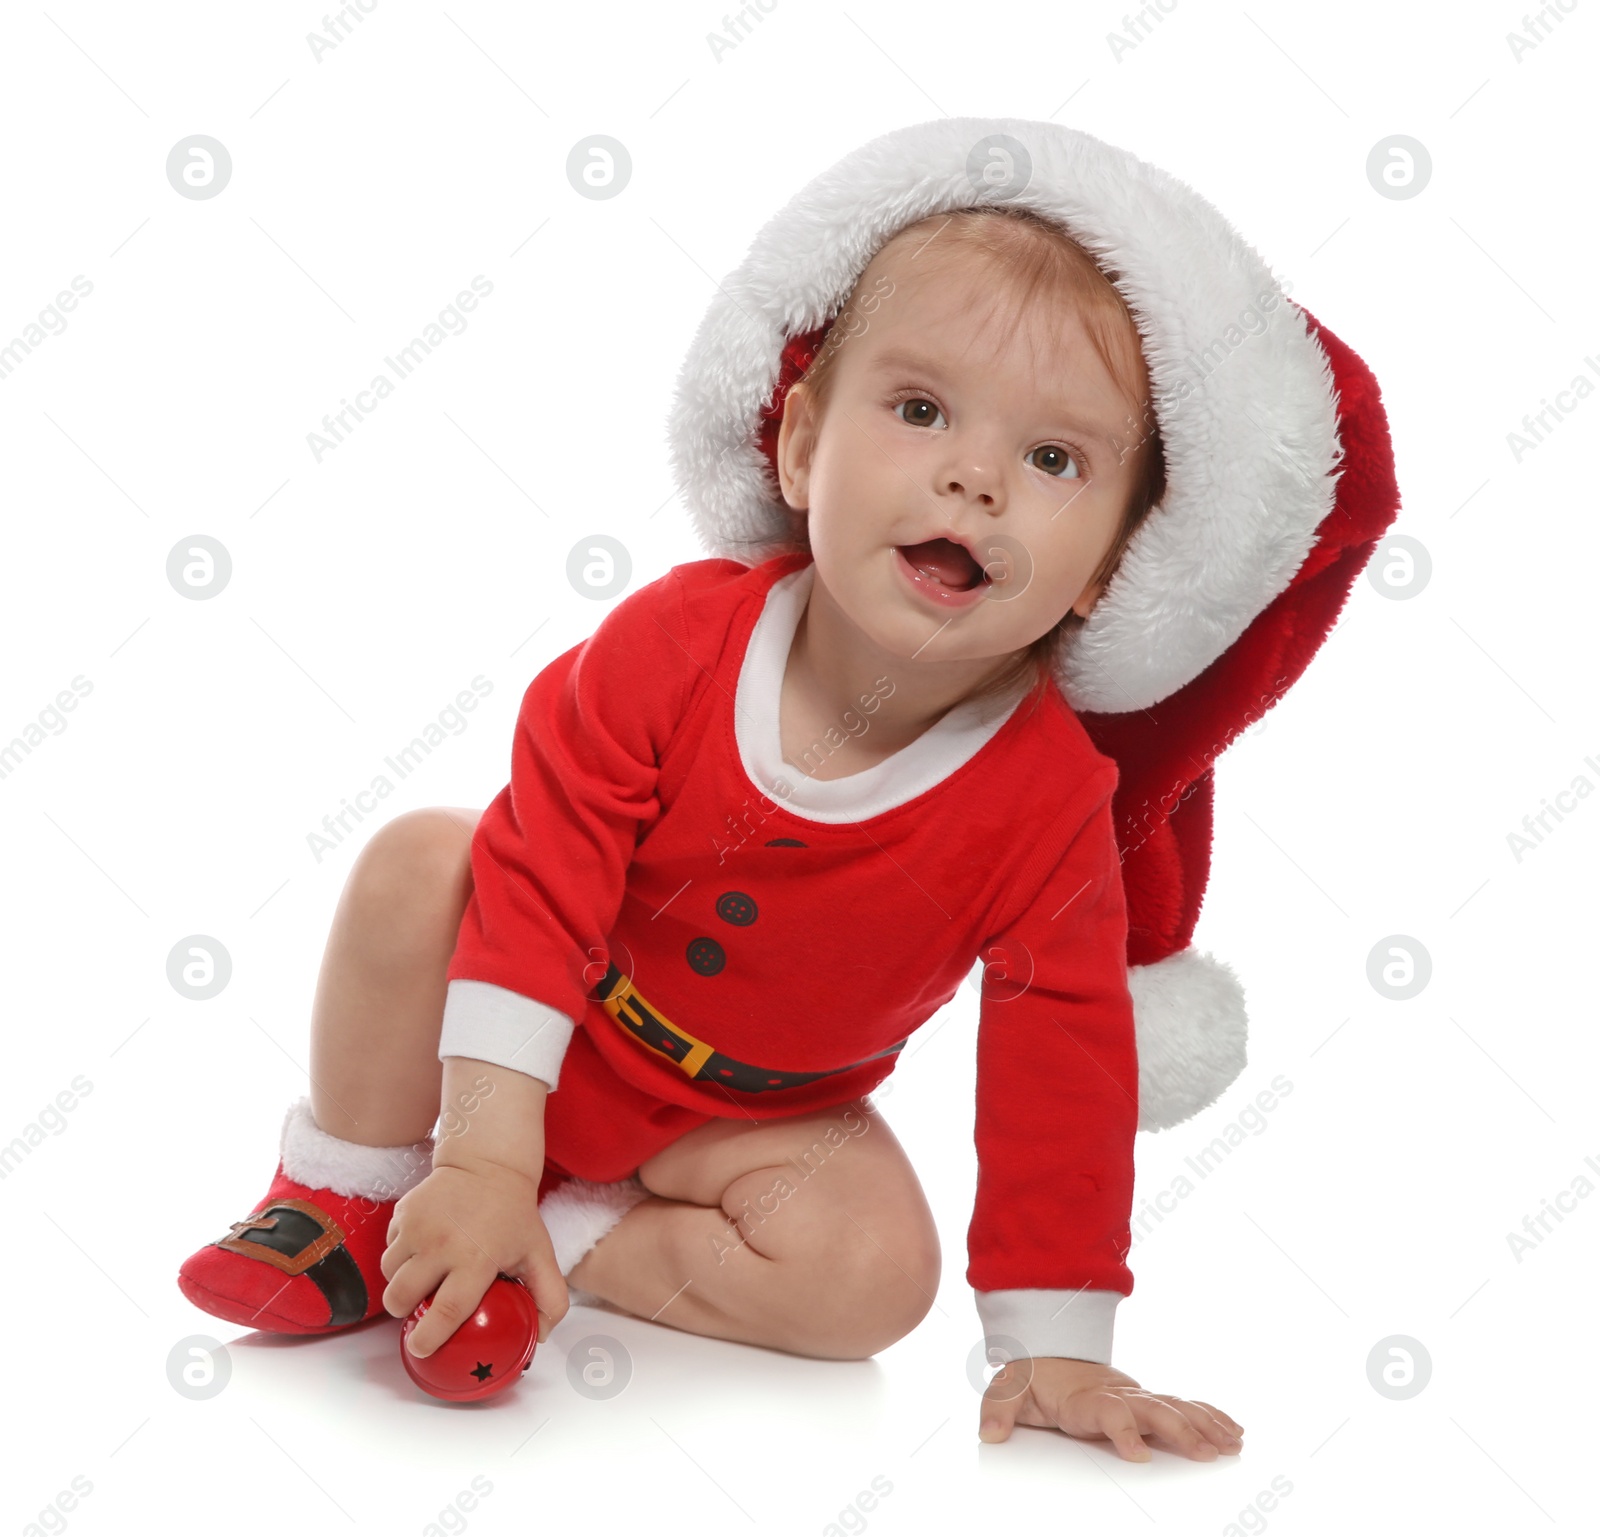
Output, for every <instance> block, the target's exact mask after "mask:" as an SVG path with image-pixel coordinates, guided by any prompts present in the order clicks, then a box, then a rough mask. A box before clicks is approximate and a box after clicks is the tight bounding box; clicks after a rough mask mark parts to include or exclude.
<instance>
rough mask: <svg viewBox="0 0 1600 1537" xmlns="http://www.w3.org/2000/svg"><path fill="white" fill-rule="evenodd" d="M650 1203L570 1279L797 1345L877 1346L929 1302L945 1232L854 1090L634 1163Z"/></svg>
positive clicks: (858, 1349)
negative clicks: (827, 1103) (824, 1104)
mask: <svg viewBox="0 0 1600 1537" xmlns="http://www.w3.org/2000/svg"><path fill="white" fill-rule="evenodd" d="M639 1177H640V1180H641V1181H642V1183H643V1184H644V1185H645V1187H646V1188H647V1189H648V1190H651V1191H653V1192H654V1193H655V1196H656V1198H655V1199H651V1200H645V1201H641V1202H640V1203H639V1204H638V1205H637V1206H635V1207H634V1208H633V1210H632V1211H630V1212H629V1213H628V1214H627V1215H626V1216H625V1217H623V1218H622V1220H621V1221H620V1222H619V1223H618V1224H617V1225H616V1227H614V1228H613V1229H612V1230H611V1232H610V1233H608V1234H607V1235H606V1237H604V1238H603V1239H601V1240H600V1242H599V1243H598V1244H597V1245H596V1246H595V1247H594V1248H593V1249H591V1250H590V1251H589V1253H588V1254H587V1255H585V1256H584V1258H583V1259H582V1260H581V1261H580V1262H579V1263H578V1264H577V1265H576V1266H575V1267H574V1269H573V1271H572V1273H571V1275H570V1276H569V1277H568V1280H569V1281H570V1283H571V1284H572V1285H574V1286H577V1287H580V1288H581V1289H583V1290H584V1291H590V1292H594V1293H595V1294H596V1295H597V1296H600V1297H603V1298H604V1299H605V1300H606V1301H608V1302H611V1303H614V1304H615V1305H616V1306H617V1307H620V1308H623V1309H625V1310H626V1311H628V1312H630V1313H636V1314H638V1315H640V1316H641V1317H644V1318H651V1319H654V1320H655V1321H656V1322H658V1323H664V1324H670V1325H671V1326H672V1327H674V1328H678V1329H683V1330H686V1331H687V1332H689V1333H691V1334H708V1335H714V1336H716V1337H718V1338H721V1339H730V1340H740V1341H743V1342H744V1343H746V1344H752V1345H767V1346H771V1347H773V1348H775V1349H779V1350H788V1351H792V1352H794V1353H795V1354H797V1355H808V1356H824V1357H833V1358H858V1357H863V1356H870V1355H873V1354H875V1353H876V1352H877V1351H879V1350H882V1349H883V1348H884V1347H885V1346H887V1345H890V1344H892V1343H893V1342H894V1341H895V1340H897V1339H899V1338H901V1337H902V1336H903V1335H905V1334H908V1333H909V1332H910V1331H911V1330H912V1329H913V1328H915V1327H916V1325H917V1324H918V1323H919V1322H920V1321H921V1320H922V1318H923V1317H924V1316H925V1315H926V1314H927V1311H928V1309H929V1308H930V1307H932V1306H933V1296H934V1292H935V1290H936V1289H937V1287H938V1284H939V1239H938V1232H937V1230H936V1228H935V1226H934V1221H933V1214H932V1213H931V1212H930V1211H929V1209H928V1203H927V1200H926V1198H925V1197H924V1195H923V1193H922V1187H921V1186H920V1185H919V1184H918V1182H917V1177H916V1174H915V1172H914V1171H913V1170H912V1167H911V1163H910V1161H909V1160H908V1159H907V1157H906V1155H905V1152H904V1150H903V1149H902V1148H901V1146H900V1144H899V1142H898V1141H897V1140H896V1139H895V1136H894V1133H893V1132H891V1131H890V1130H889V1127H888V1124H887V1123H886V1122H885V1121H884V1119H883V1117H882V1116H881V1115H880V1114H878V1113H877V1112H875V1111H870V1112H869V1111H868V1110H866V1108H865V1107H864V1106H863V1104H862V1102H861V1101H860V1100H851V1101H848V1102H846V1103H844V1104H840V1105H836V1106H833V1107H832V1108H830V1109H827V1110H822V1111H818V1112H815V1113H814V1114H811V1115H807V1116H795V1117H790V1118H785V1119H783V1120H776V1121H773V1120H768V1121H759V1122H752V1121H737V1122H736V1121H732V1120H722V1119H718V1120H715V1121H711V1122H709V1123H707V1124H706V1125H704V1126H700V1127H697V1128H696V1129H695V1130H694V1131H691V1132H689V1133H688V1134H687V1135H685V1136H683V1137H680V1138H679V1139H678V1140H677V1141H676V1142H674V1143H673V1144H672V1145H671V1146H670V1147H668V1148H666V1149H665V1150H663V1151H662V1152H661V1153H658V1154H657V1155H656V1156H655V1157H654V1158H652V1159H650V1160H649V1161H648V1162H647V1163H645V1164H644V1165H643V1167H642V1168H641V1169H640V1170H639Z"/></svg>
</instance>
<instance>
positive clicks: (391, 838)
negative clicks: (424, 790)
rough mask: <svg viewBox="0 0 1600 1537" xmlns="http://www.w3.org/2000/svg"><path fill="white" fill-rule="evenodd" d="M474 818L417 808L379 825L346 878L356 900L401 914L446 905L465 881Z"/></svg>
mask: <svg viewBox="0 0 1600 1537" xmlns="http://www.w3.org/2000/svg"><path fill="white" fill-rule="evenodd" d="M477 817H478V814H477V813H476V812H472V811H464V810H458V809H455V808H453V807H448V806H422V807H418V808H416V809H414V810H412V811H404V812H401V814H400V815H399V816H397V817H394V818H392V819H391V820H390V821H388V822H386V823H384V825H383V826H382V827H380V828H379V829H378V830H377V832H375V833H374V834H373V835H372V837H371V838H369V839H368V840H367V843H366V846H365V847H364V848H363V849H362V850H361V854H360V857H359V858H358V859H357V860H356V863H355V868H354V869H353V870H352V871H351V873H350V884H351V886H352V888H353V890H354V891H355V893H356V895H357V897H358V899H360V900H364V901H367V902H370V903H373V904H376V905H378V906H381V907H383V908H385V909H401V910H406V909H410V908H415V907H423V908H428V907H432V906H436V905H438V904H439V903H441V902H443V903H445V904H447V905H448V904H450V903H452V902H453V901H454V900H455V899H456V897H457V895H458V888H460V887H461V886H463V884H464V883H470V880H471V868H472V865H471V850H472V834H473V831H474V829H475V828H476V827H477Z"/></svg>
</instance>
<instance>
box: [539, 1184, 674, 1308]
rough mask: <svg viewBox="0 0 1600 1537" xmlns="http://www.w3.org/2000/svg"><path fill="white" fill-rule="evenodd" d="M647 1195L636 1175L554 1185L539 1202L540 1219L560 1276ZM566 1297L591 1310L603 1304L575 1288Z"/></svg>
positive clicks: (568, 1270) (569, 1269) (571, 1287)
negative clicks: (547, 1234) (611, 1179)
mask: <svg viewBox="0 0 1600 1537" xmlns="http://www.w3.org/2000/svg"><path fill="white" fill-rule="evenodd" d="M649 1194H650V1192H649V1191H648V1190H646V1189H645V1188H644V1186H643V1185H642V1184H640V1183H639V1179H638V1176H637V1175H629V1176H628V1178H627V1179H619V1180H616V1181H614V1182H612V1183H610V1184H601V1183H596V1182H592V1181H590V1180H586V1179H569V1180H567V1181H566V1183H565V1184H561V1185H557V1186H556V1188H555V1189H554V1190H552V1191H551V1192H550V1193H549V1194H548V1195H547V1196H546V1197H545V1198H544V1199H543V1200H542V1201H540V1202H539V1216H540V1218H541V1219H542V1220H543V1222H544V1225H545V1231H546V1232H548V1233H549V1235H550V1244H551V1247H552V1248H553V1249H554V1250H555V1252H556V1266H557V1268H558V1269H559V1270H560V1271H561V1273H562V1275H568V1274H569V1273H570V1272H571V1271H572V1268H573V1267H574V1266H575V1265H576V1264H577V1263H578V1261H579V1260H581V1259H582V1258H583V1257H584V1255H585V1254H587V1253H588V1252H589V1251H590V1250H591V1249H592V1248H593V1247H594V1246H595V1245H596V1244H597V1243H599V1242H600V1240H601V1239H602V1238H604V1237H605V1236H606V1234H607V1233H609V1232H610V1231H611V1229H612V1228H614V1227H615V1226H616V1225H617V1224H618V1223H619V1222H620V1221H622V1219H623V1218H624V1217H625V1216H626V1215H627V1214H628V1213H629V1212H630V1211H632V1210H633V1208H634V1207H635V1206H637V1205H638V1204H639V1202H640V1201H642V1200H644V1199H645V1198H646V1197H647V1196H648V1195H649ZM567 1296H568V1300H570V1301H571V1302H573V1303H575V1304H577V1305H579V1306H583V1307H593V1306H594V1305H595V1304H596V1303H598V1302H600V1301H601V1300H602V1299H601V1298H599V1297H597V1296H595V1295H594V1293H593V1292H586V1291H583V1290H582V1289H581V1288H579V1287H576V1286H569V1287H568V1288H567Z"/></svg>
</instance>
